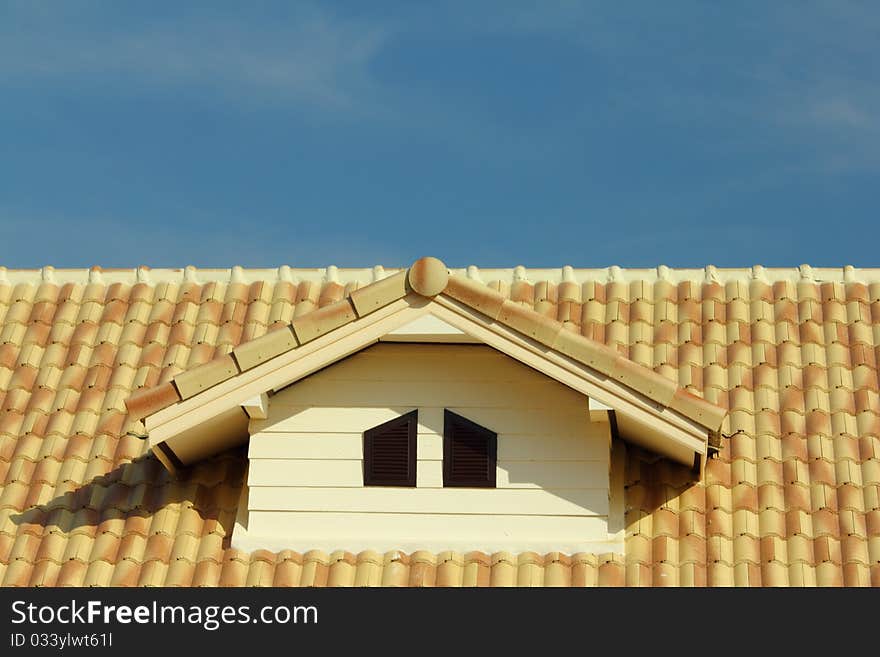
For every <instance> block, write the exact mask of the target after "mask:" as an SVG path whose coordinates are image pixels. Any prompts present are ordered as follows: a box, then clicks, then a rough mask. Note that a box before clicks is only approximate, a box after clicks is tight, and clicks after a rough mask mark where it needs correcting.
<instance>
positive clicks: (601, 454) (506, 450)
mask: <svg viewBox="0 0 880 657" xmlns="http://www.w3.org/2000/svg"><path fill="white" fill-rule="evenodd" d="M591 426H592V427H595V428H597V429H600V428H601V426H600V425H591ZM606 426H607V425H606ZM418 455H419V459H422V460H439V459H442V458H443V437H442V436H440V435H439V434H436V433H421V434H419V436H418ZM248 456H249V457H250V458H252V459H255V458H279V459H297V458H305V459H316V458H326V459H359V458H362V456H363V435H362V434H360V433H354V432H349V433H300V432H290V433H274V432H263V433H259V434H256V435H254V436H251V440H250V445H249V447H248ZM569 459H570V460H577V461H604V462H607V461H608V445H607V442H606V437H605V436H604V435H602V433H601V432H600V431H595V432H594V433H593V434H592V435H588V436H558V435H526V434H511V433H507V434H501V435H499V436H498V460H499V461H559V460H569Z"/></svg>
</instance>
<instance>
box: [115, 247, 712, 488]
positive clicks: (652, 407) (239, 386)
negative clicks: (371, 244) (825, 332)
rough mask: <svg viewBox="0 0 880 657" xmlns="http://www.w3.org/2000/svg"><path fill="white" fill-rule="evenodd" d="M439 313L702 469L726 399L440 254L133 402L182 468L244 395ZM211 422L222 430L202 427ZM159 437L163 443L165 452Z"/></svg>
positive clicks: (215, 444)
mask: <svg viewBox="0 0 880 657" xmlns="http://www.w3.org/2000/svg"><path fill="white" fill-rule="evenodd" d="M429 314H430V315H433V316H435V317H436V318H438V319H439V320H441V321H443V322H445V323H446V324H448V325H450V326H452V327H453V328H455V329H458V330H459V331H461V332H462V333H465V334H468V335H471V336H473V337H475V338H477V339H478V340H479V341H480V342H483V343H485V344H487V345H489V346H492V347H494V348H495V349H498V350H499V351H501V352H503V353H506V354H507V355H508V356H511V357H513V358H515V359H517V360H520V361H521V362H523V363H525V364H527V365H529V366H530V367H533V368H534V369H536V370H538V371H540V372H542V373H544V374H546V375H548V376H550V377H551V378H554V379H556V380H557V381H560V382H561V383H563V384H565V385H567V386H569V387H571V388H573V389H574V390H577V391H579V392H582V393H583V394H585V395H586V396H588V397H590V398H593V397H595V398H596V399H597V400H599V401H600V402H601V403H603V404H606V405H608V406H609V407H611V408H613V409H615V410H616V411H618V412H619V413H618V415H619V417H618V428H619V430H620V434H621V436H622V437H623V438H625V439H628V440H631V441H633V442H637V443H639V444H642V445H643V446H645V447H647V448H649V449H651V450H653V451H655V452H657V453H660V454H663V455H665V456H668V457H669V458H671V459H673V460H675V461H677V462H680V463H684V464H686V465H694V466H695V467H696V468H698V469H699V471H700V472H701V473H702V469H703V467H704V466H705V460H706V454H707V451H708V449H707V446H708V442H709V438H710V437H711V436H713V435H717V432H718V431H719V429H720V427H721V423H722V421H723V419H724V416H725V414H726V411H725V410H724V409H723V408H721V407H718V406H715V405H714V404H711V403H709V402H707V401H705V400H703V399H700V398H698V397H696V396H694V395H692V394H690V393H688V392H687V391H685V390H684V389H683V388H680V387H679V386H677V385H676V384H675V383H674V382H672V381H670V380H668V379H666V378H665V377H663V376H661V375H659V374H657V373H655V372H653V371H652V370H650V369H649V368H647V367H644V366H642V365H639V364H637V363H635V362H633V361H630V360H628V359H626V358H624V357H622V356H621V355H620V354H619V353H617V352H616V351H614V350H612V349H609V348H608V347H605V346H604V345H601V344H599V343H596V342H593V341H592V340H590V339H589V338H585V337H583V336H580V335H578V334H576V333H574V332H572V331H569V330H567V329H566V328H565V327H564V326H563V324H562V323H560V322H558V321H555V320H551V319H549V318H547V317H545V316H543V315H541V314H539V313H537V312H535V311H533V310H530V309H527V308H524V307H523V306H521V305H519V304H517V303H515V302H512V301H510V300H507V299H505V298H504V297H502V296H501V295H500V294H497V293H495V292H494V291H492V290H490V289H488V288H485V287H484V286H482V285H479V284H477V283H474V282H472V281H469V280H467V279H464V278H461V277H458V276H450V275H449V272H448V270H447V268H446V266H445V265H444V264H443V263H442V262H441V261H439V260H437V259H436V258H430V257H429V258H421V259H420V260H417V261H416V262H415V263H414V264H413V266H412V267H410V268H409V269H408V270H406V271H401V272H398V273H396V274H393V275H392V276H389V277H387V278H385V279H382V280H380V281H377V282H376V283H373V284H371V285H368V286H366V287H364V288H360V289H358V290H355V291H353V292H352V293H351V295H350V296H349V297H346V298H344V299H342V300H341V301H338V302H336V303H333V304H331V305H328V306H325V307H323V308H321V309H319V310H315V311H313V312H311V313H308V314H306V315H303V316H302V317H300V318H298V319H294V320H293V322H292V323H291V324H290V325H289V326H288V327H285V328H281V329H279V330H277V331H273V332H271V333H269V334H267V335H265V336H263V337H262V338H258V339H257V340H253V341H251V342H249V343H244V344H242V345H240V346H239V347H236V348H235V349H233V351H232V353H231V354H228V355H225V356H222V357H220V358H217V359H214V360H213V361H210V362H208V363H206V364H204V365H202V366H200V367H197V368H195V369H193V370H189V371H186V372H183V373H182V374H179V375H177V376H176V377H174V379H173V380H172V381H170V382H168V383H165V384H162V385H161V386H157V387H156V388H153V389H148V390H144V391H139V392H138V393H135V394H134V395H132V396H131V397H130V398H129V399H128V400H126V406H127V408H128V410H129V414H130V416H131V417H133V418H138V419H140V418H145V426H146V430H147V433H148V436H149V444H150V447H151V448H152V449H153V451H154V453H156V455H157V457H159V458H160V460H161V461H162V463H163V464H164V465H165V466H166V467H168V468H169V469H171V470H172V471H173V470H174V462H173V461H172V459H170V458H169V456H168V454H167V452H168V451H169V450H170V451H171V452H173V453H174V454H175V455H176V457H177V459H178V460H179V461H180V462H181V463H183V464H187V465H188V464H191V463H194V462H195V461H197V460H200V459H202V458H206V457H208V456H211V455H213V454H214V453H217V452H219V451H221V450H222V449H226V448H228V447H231V446H232V445H234V444H235V443H236V440H235V438H234V437H233V436H232V435H231V433H232V431H233V430H234V428H235V429H237V427H239V426H240V421H241V420H240V419H239V418H238V415H237V413H236V410H238V411H241V405H242V404H243V403H244V402H245V401H246V400H248V399H250V398H252V397H254V396H255V395H256V396H258V395H262V394H266V393H267V392H269V391H275V390H278V389H280V388H283V387H286V386H288V385H290V384H291V383H294V382H295V381H297V380H299V379H301V378H302V377H304V376H307V375H308V374H311V373H313V372H315V371H317V370H319V369H322V368H323V367H326V366H328V365H330V364H332V363H334V362H336V361H338V360H340V359H342V358H344V357H345V356H348V355H350V354H352V353H354V352H356V351H359V350H360V349H363V348H364V347H366V346H368V345H369V344H372V343H374V342H376V341H378V340H380V339H381V338H383V337H384V336H386V335H388V334H389V333H392V332H393V331H394V330H396V329H399V328H400V327H403V326H407V325H409V324H412V323H413V322H414V321H416V320H418V319H419V318H422V317H424V316H425V315H429ZM241 415H245V414H244V412H243V411H241ZM218 418H222V422H221V421H220V420H219V419H218ZM234 419H237V421H234ZM208 423H210V425H211V426H212V427H213V431H212V432H210V433H208V432H201V431H199V429H198V428H199V427H200V426H202V427H204V426H208ZM238 435H239V438H238V442H243V441H245V440H246V439H247V432H246V431H243V432H241V433H239V434H238ZM160 443H165V447H164V448H163V450H161V452H164V453H162V454H161V456H160V450H158V449H157V445H159V444H160Z"/></svg>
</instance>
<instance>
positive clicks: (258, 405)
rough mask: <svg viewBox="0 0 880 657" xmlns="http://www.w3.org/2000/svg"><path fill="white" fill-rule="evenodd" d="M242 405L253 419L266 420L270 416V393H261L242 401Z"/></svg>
mask: <svg viewBox="0 0 880 657" xmlns="http://www.w3.org/2000/svg"><path fill="white" fill-rule="evenodd" d="M241 407H242V408H243V409H244V412H245V413H247V416H248V417H249V418H250V419H252V420H265V419H266V418H267V417H269V395H268V394H267V393H265V392H264V393H261V394H259V395H254V396H253V397H251V398H250V399H247V400H245V401H244V402H242V404H241Z"/></svg>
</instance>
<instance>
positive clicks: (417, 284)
mask: <svg viewBox="0 0 880 657" xmlns="http://www.w3.org/2000/svg"><path fill="white" fill-rule="evenodd" d="M408 279H409V286H410V287H411V288H412V289H413V290H415V291H416V292H418V293H419V294H421V295H422V296H424V297H435V296H437V295H438V294H440V293H441V292H442V291H443V290H445V289H446V283H447V282H448V281H449V271H448V270H447V269H446V265H444V264H443V262H442V261H441V260H438V259H437V258H430V257H429V258H420V259H418V260H416V261H415V262H414V263H413V266H412V267H410V268H409V275H408Z"/></svg>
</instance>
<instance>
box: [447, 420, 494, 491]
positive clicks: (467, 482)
mask: <svg viewBox="0 0 880 657" xmlns="http://www.w3.org/2000/svg"><path fill="white" fill-rule="evenodd" d="M497 456H498V434H496V433H495V432H494V431H490V430H489V429H486V428H485V427H481V426H480V425H479V424H477V423H475V422H471V421H470V420H468V419H467V418H464V417H462V416H461V415H457V414H456V413H453V412H452V411H449V410H447V411H445V412H444V414H443V486H444V487H461V488H495V464H496V460H497Z"/></svg>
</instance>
